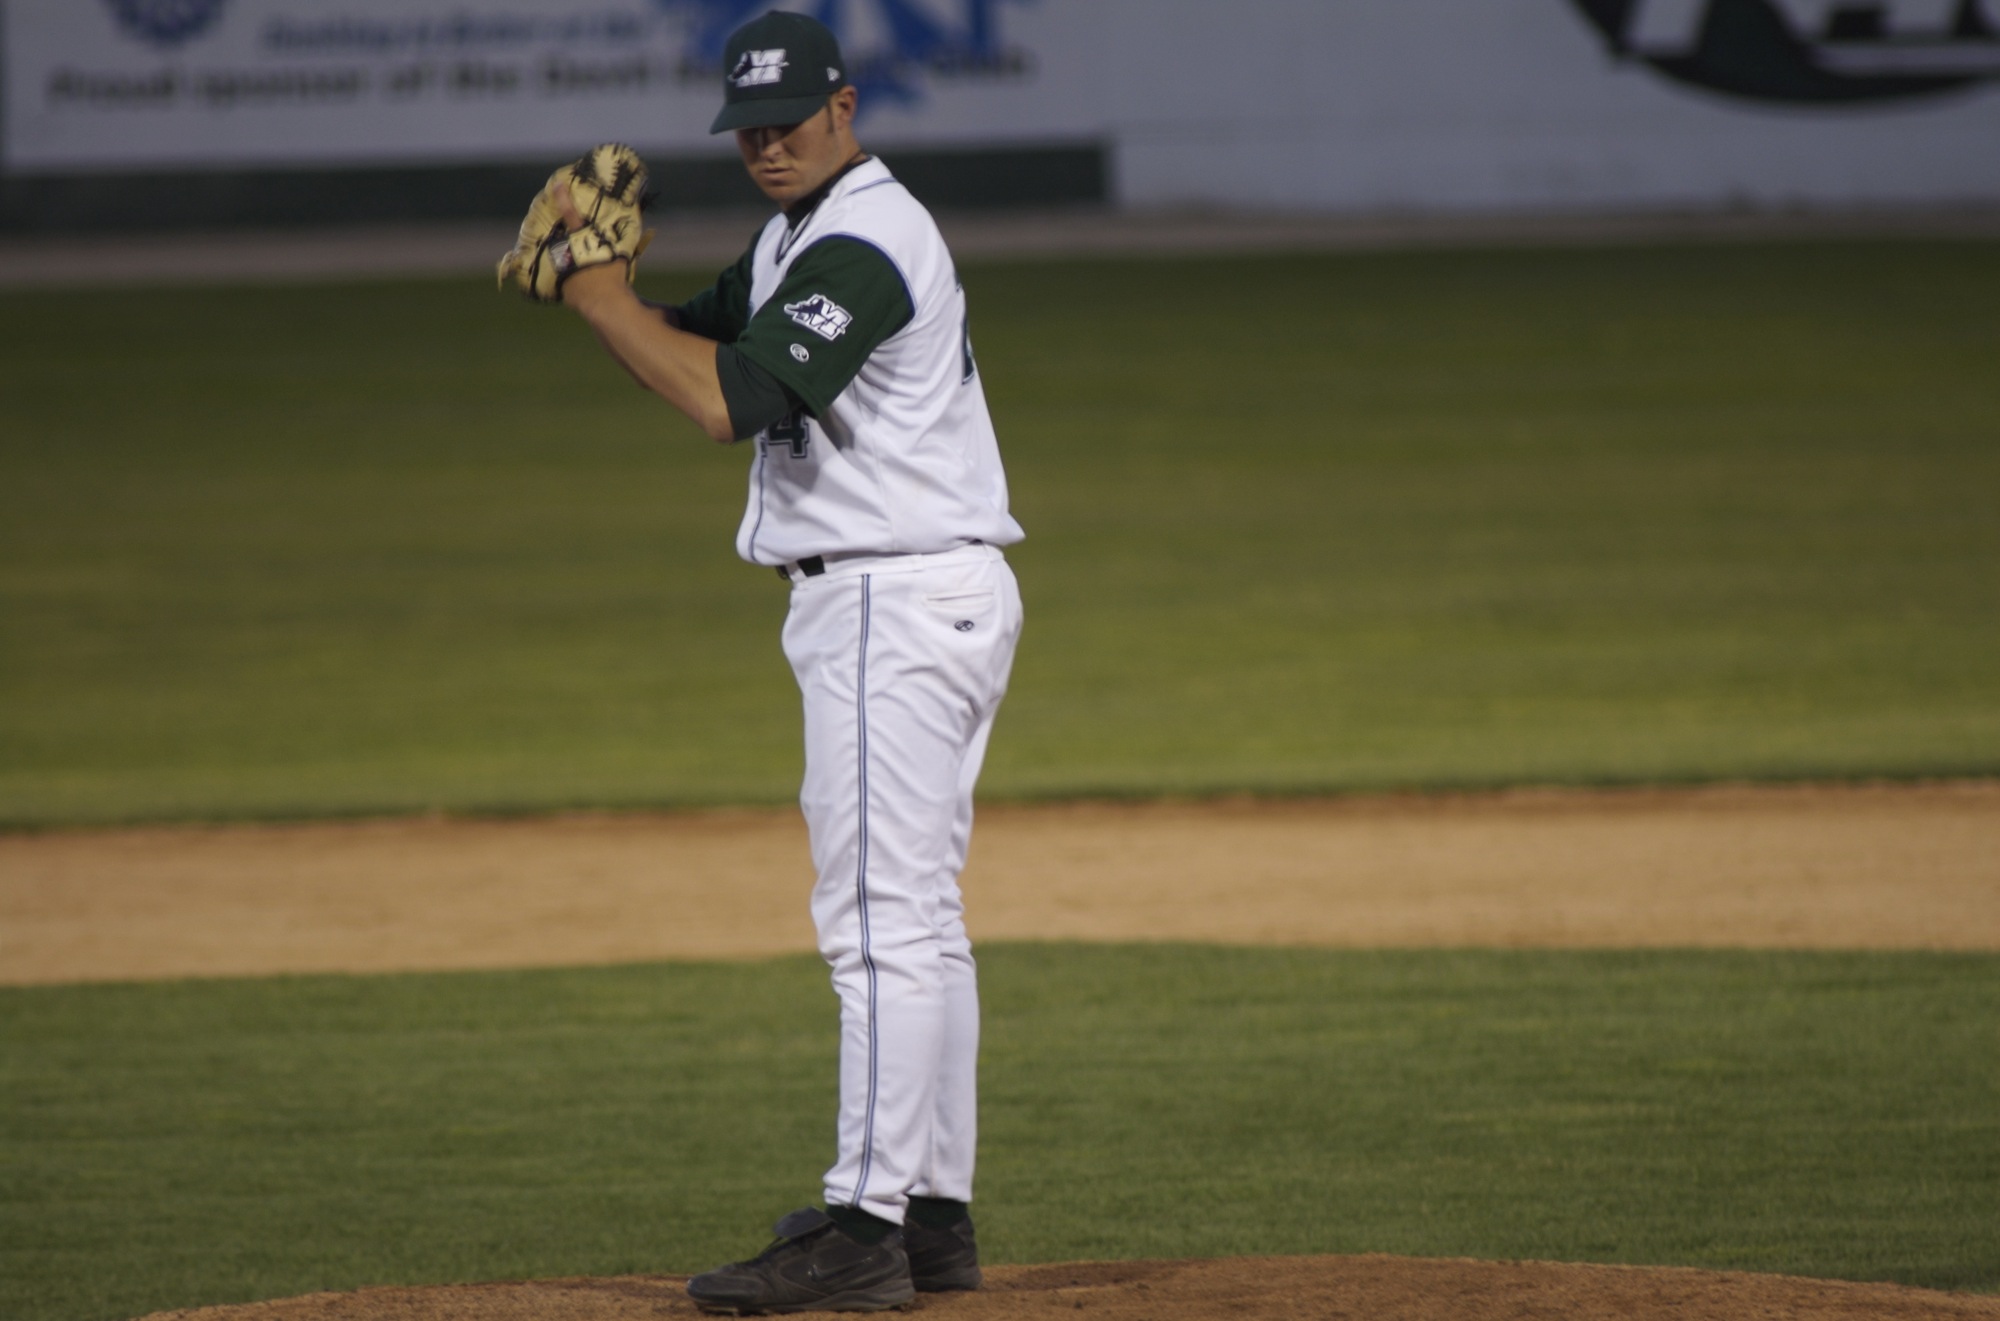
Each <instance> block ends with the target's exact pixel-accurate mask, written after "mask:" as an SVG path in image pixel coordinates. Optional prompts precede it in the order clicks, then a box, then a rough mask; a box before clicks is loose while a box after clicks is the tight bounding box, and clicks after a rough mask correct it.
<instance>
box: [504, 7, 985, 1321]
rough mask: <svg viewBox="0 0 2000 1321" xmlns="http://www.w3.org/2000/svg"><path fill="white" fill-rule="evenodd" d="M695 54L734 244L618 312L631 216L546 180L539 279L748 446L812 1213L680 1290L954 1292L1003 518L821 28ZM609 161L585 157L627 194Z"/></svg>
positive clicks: (867, 1301) (942, 309)
mask: <svg viewBox="0 0 2000 1321" xmlns="http://www.w3.org/2000/svg"><path fill="white" fill-rule="evenodd" d="M724 68H725V87H724V104H723V107H722V111H721V113H720V114H719V115H718V116H717V117H716V120H715V123H714V125H713V129H712V131H714V132H718V133H720V132H724V131H727V130H734V131H735V133H736V139H737V144H738V147H739V148H740V150H741V152H742V156H743V162H744V164H745V166H746V167H747V168H748V169H749V172H750V177H751V178H752V179H754V180H755V181H756V183H757V186H758V187H759V188H760V189H762V190H763V192H764V194H765V195H766V196H768V197H769V198H770V199H771V200H772V201H773V202H776V203H777V204H778V207H779V209H780V213H779V214H778V215H776V216H774V217H773V218H772V219H771V221H770V223H768V224H767V225H765V226H764V228H763V230H762V232H760V233H759V234H758V235H757V237H756V239H755V241H754V242H753V243H752V244H751V246H750V248H749V250H748V251H746V252H745V253H744V254H743V256H742V258H741V259H740V260H738V261H737V262H736V264H735V265H733V266H731V267H730V268H729V269H728V270H726V271H724V272H722V274H721V275H720V276H719V277H718V278H717V279H716V282H715V284H714V285H713V287H711V288H709V289H706V290H704V291H703V292H701V293H699V294H697V295H695V296H694V297H693V298H691V299H689V300H688V301H687V302H685V303H683V304H681V305H679V306H677V307H663V306H660V305H657V304H651V303H647V302H644V301H643V300H641V299H639V298H638V297H636V296H635V295H634V294H633V293H632V292H631V290H630V288H629V287H628V285H629V265H630V263H629V261H627V260H625V259H624V256H621V255H618V254H619V252H620V250H621V246H622V248H623V249H632V244H631V243H630V242H628V241H627V240H629V239H635V238H636V233H635V232H628V231H632V230H634V228H635V225H636V221H634V222H632V223H631V224H628V223H627V220H629V219H630V217H627V219H626V220H620V221H618V222H616V224H614V225H612V226H610V227H609V228H607V227H606V226H604V225H602V224H598V223H597V217H596V211H595V208H594V207H593V212H592V216H591V217H589V218H586V217H585V216H584V215H582V214H580V211H579V206H578V199H577V198H576V197H575V196H572V195H571V193H570V192H569V190H568V188H567V186H563V187H560V188H558V189H556V191H555V192H554V193H553V197H554V202H553V205H554V206H555V207H556V208H557V209H558V210H560V211H561V213H562V216H563V220H564V229H565V230H566V231H567V233H568V235H569V236H570V239H566V240H563V242H562V243H559V244H558V245H557V247H556V248H555V249H553V250H545V251H544V253H543V256H544V257H545V258H546V259H547V260H548V261H550V262H551V263H554V267H553V270H554V273H553V274H549V272H547V271H543V272H542V273H543V274H544V275H547V276H548V278H549V279H550V280H551V281H553V284H552V286H551V287H552V288H553V289H555V290H557V291H559V296H560V297H561V299H562V301H564V302H566V303H567V304H568V305H569V306H570V307H571V308H572V309H574V310H575V311H576V312H577V313H578V314H580V315H581V316H582V317H583V319H584V320H585V321H587V322H588V323H589V324H590V326H591V328H592V329H593V330H594V331H596V333H597V335H598V337H599V339H600V340H601V341H602V343H603V344H604V347H605V348H606V349H607V350H608V351H609V352H610V354H611V355H612V356H613V357H614V358H616V359H617V360H618V361H619V362H620V363H621V364H622V365H623V366H624V367H625V368H626V370H628V371H629V372H630V373H631V374H632V375H633V376H634V377H635V378H636V379H637V380H638V381H639V383H640V384H641V385H643V386H645V387H646V388H648V389H650V390H652V391H654V392H655V393H657V394H659V395H661V396H662V397H663V398H665V399H666V400H667V401H668V402H670V403H672V404H673V405H674V406H676V407H677V408H679V409H681V410H682V411H683V412H685V413H686V414H687V415H688V416H689V417H691V418H693V419H694V420H695V422H696V423H698V424H699V425H700V426H701V427H702V429H703V430H705V431H706V432H707V433H708V434H709V435H710V436H712V437H713V438H715V439H716V440H718V441H743V442H748V443H750V444H751V445H752V458H751V464H750V492H749V504H748V507H747V508H746V509H745V510H744V514H743V522H742V526H741V528H740V529H739V531H738V533H737V537H736V549H737V551H738V553H739V554H741V555H742V557H743V558H744V559H746V560H749V561H750V562H751V563H753V564H761V565H766V566H769V567H772V568H775V569H776V570H777V572H778V575H779V576H780V577H782V578H784V579H785V580H786V581H787V582H788V583H789V584H790V585H791V604H790V612H789V614H788V616H787V618H786V622H785V627H784V647H785V655H786V656H787V658H788V659H789V660H790V661H791V664H792V670H793V673H794V674H795V675H796V676H797V679H798V684H799V691H800V693H801V694H802V696H803V698H804V708H805V747H806V769H805V780H804V784H803V786H802V788H801V791H800V795H799V801H800V804H801V806H802V807H803V808H804V811H805V816H806V821H807V824H808V826H809V827H810V832H811V839H812V854H813V862H814V865H815V867H816V868H817V871H818V880H817V882H816V884H815V886H814V889H813V895H812V913H813V921H814V924H815V926H816V928H817V930H818V936H819V948H820V952H821V954H822V955H824V956H825V958H826V961H827V963H828V964H829V965H830V967H831V968H832V973H833V985H834V989H835V991H836V992H837V993H838V995H839V998H840V1023H841V1038H840V1110H839V1120H838V1134H839V1138H838V1155H837V1158H836V1160H835V1161H834V1164H833V1167H832V1168H831V1169H830V1170H828V1171H827V1172H826V1178H825V1204H826V1206H825V1210H824V1211H821V1210H818V1209H807V1210H802V1211H796V1212H793V1213H792V1214H790V1215H788V1216H786V1217H785V1218H784V1219H782V1220H780V1221H779V1222H778V1224H777V1231H776V1232H777V1240H776V1241H775V1242H774V1243H772V1244H771V1246H770V1247H769V1248H767V1249H766V1250H765V1251H764V1252H763V1253H761V1254H760V1255H758V1256H757V1257H755V1258H753V1259H751V1260H749V1261H744V1262H738V1263H735V1264H732V1265H728V1266H723V1267H721V1268H719V1269H716V1270H712V1271H709V1272H707V1273H706V1274H703V1275H698V1276H696V1277H695V1278H694V1279H693V1280H692V1281H691V1282H690V1283H689V1285H688V1292H689V1294H690V1295H691V1296H692V1297H693V1298H694V1300H695V1302H696V1303H698V1304H699V1305H701V1306H702V1307H703V1308H705V1309H708V1310H711V1311H723V1312H738V1313H761V1312H795V1311H805V1310H848V1311H873V1310H879V1309H882V1308H889V1307H895V1306H899V1305H901V1304H903V1303H906V1302H908V1301H910V1299H911V1298H912V1297H914V1295H915V1294H916V1293H917V1292H918V1291H941V1290H951V1289H972V1288H977V1287H978V1285H979V1279H980V1275H979V1265H978V1255H977V1248H976V1246H975V1243H974V1239H973V1229H972V1220H971V1217H970V1215H969V1212H968V1203H969V1202H970V1201H971V1200H972V1172H973V1150H974V1142H975V1099H974V1095H975V1071H976V1064H977V1056H978V1048H979V997H978V990H977V987H976V983H975V974H974V967H973V959H972V951H971V946H970V944H969V942H968V941H967V938H966V932H965V922H964V910H963V904H962V902H961V899H960V895H959V889H958V874H959V871H960V869H961V868H962V867H963V865H964V863H965V855H966V846H967V843H968V840H969V837H970V834H971V829H972V788H973V783H974V781H975V780H976V779H977V778H978V774H979V767H980V763H981V760H982V759H983V757H984V755H985V751H986V742H987V735H988V733H989V731H990V730H991V729H992V727H993V717H994V714H995V712H996V711H997V710H998V708H999V705H1000V699H1001V696H1002V695H1003V694H1004V693H1005V691H1006V687H1007V675H1008V670H1009V668H1010V667H1011V665H1012V662H1013V656H1014V644H1015V641H1016V639H1017V637H1018V636H1019V634H1020V629H1021V602H1020V595H1019V592H1018V591H1017V589H1016V587H1015V583H1014V576H1013V574H1012V572H1011V571H1010V570H1009V568H1008V566H1007V562H1006V560H1005V559H1004V558H1003V557H1002V554H1001V551H1000V548H1001V547H1002V546H1006V545H1011V544H1012V543H1014V542H1016V541H1019V540H1020V539H1021V535H1022V533H1021V528H1020V525H1019V524H1017V523H1016V522H1015V521H1014V519H1013V518H1012V517H1011V516H1010V515H1009V514H1008V511H1007V485H1006V478H1005V476H1004V474H1003V473H1002V471H1001V466H1000V452H999V448H998V445H997V443H996V441H995V439H994V434H993V424H992V421H991V419H990V418H989V417H988V414H987V410H986V400H985V396H984V394H983V392H982V391H981V388H980V381H979V371H978V367H977V365H976V364H975V362H974V361H973V356H972V347H971V343H970V340H969V338H968V335H967V329H966V326H967V322H966V301H965V293H964V291H963V290H962V289H961V288H960V287H959V283H958V280H957V276H956V274H955V271H954V268H953V265H952V260H951V254H950V253H949V252H948V251H947V250H946V248H945V245H944V240H943V238H942V237H941V236H940V235H939V233H938V230H937V226H936V224H935V223H934V222H933V221H932V220H931V217H930V215H929V213H928V212H926V211H925V210H924V208H923V207H922V206H920V205H918V203H917V202H916V200H915V199H914V198H912V197H911V196H910V194H909V192H908V191H907V190H905V189H904V187H903V186H902V185H901V184H900V183H898V182H897V181H896V178H895V176H894V175H892V174H891V173H890V172H889V169H888V167H887V166H886V165H884V164H883V163H882V162H881V161H879V160H875V159H873V158H871V157H869V156H868V155H866V154H865V153H863V152H862V150H861V148H860V147H859V145H857V143H856V141H855V138H854V133H853V127H852V126H853V120H854V112H855V104H856V92H855V89H854V87H853V86H852V85H851V84H850V83H849V82H848V79H847V74H846V69H847V65H846V62H845V61H844V60H843V59H842V57H841V52H840V48H839V46H838V44H837V43H836V41H835V39H834V36H833V34H832V33H831V32H830V31H828V30H827V29H826V28H825V27H824V26H822V25H821V24H819V23H817V22H815V21H814V20H812V19H810V18H807V17H804V16H802V15H798V14H790V13H782V12H772V13H767V14H765V15H764V16H763V17H761V18H758V19H755V20H753V21H752V22H750V23H748V24H746V25H745V26H744V27H743V28H741V29H740V30H738V31H737V32H736V33H735V35H734V36H732V37H731V38H730V41H729V44H728V47H727V53H726V56H725V63H724ZM609 150H611V149H609V148H600V149H599V152H600V154H601V153H604V152H607V151H609ZM620 150H622V149H620ZM626 154H627V155H628V156H629V153H626ZM606 159H607V160H609V159H610V158H606ZM589 161H590V158H586V160H585V161H584V162H579V165H578V167H577V168H578V169H579V170H585V169H586V167H587V166H588V164H589ZM631 162H632V164H633V166H636V157H633V158H631ZM638 168H643V167H638ZM629 174H630V171H629V169H628V168H627V166H626V165H623V164H619V163H618V162H616V161H612V163H610V164H607V165H605V166H604V167H603V168H602V169H601V170H600V175H601V176H603V181H604V182H605V185H606V188H607V189H608V190H609V191H610V192H612V193H619V191H620V190H623V191H624V192H625V193H629V194H631V195H632V196H634V197H636V191H634V190H635V189H636V188H637V187H638V186H639V185H637V184H632V185H631V186H630V187H628V184H629V183H630V180H629V177H628V176H629ZM577 177H578V178H579V179H581V178H582V177H583V176H582V175H581V174H579V175H578V176H577ZM639 177H640V178H643V176H639ZM592 195H593V196H596V194H595V193H593V194H592ZM531 220H532V216H531ZM525 234H526V229H525V228H524V235H525ZM571 240H574V241H573V242H571ZM565 244H566V245H567V246H565ZM607 254H611V255H609V256H607ZM626 255H636V249H632V250H631V252H629V253H627V254H626ZM502 271H503V276H504V275H505V274H506V273H507V271H508V267H507V264H506V262H505V261H503V266H502ZM532 278H533V276H528V277H524V279H532ZM524 287H526V286H525V285H524ZM531 292H533V291H532V290H531ZM551 296H552V295H551Z"/></svg>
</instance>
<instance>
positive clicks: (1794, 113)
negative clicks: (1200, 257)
mask: <svg viewBox="0 0 2000 1321" xmlns="http://www.w3.org/2000/svg"><path fill="white" fill-rule="evenodd" d="M770 3H771V0H0V5H4V8H0V39H4V72H5V79H6V84H5V118H4V139H0V140H4V152H5V154H4V162H5V166H6V168H7V169H8V171H9V172H12V173H16V174H20V173H32V172H44V173H46V172H70V173H77V172H91V171H117V170H133V169H145V170H173V169H181V168H237V167H251V168H255V167H262V166H288V167H294V168H296V167H300V166H314V165H347V164H356V165H363V164H367V165H384V164H396V163H402V162H409V163H414V162H420V161H442V160H452V161H480V162H495V161H545V160H548V159H551V158H553V157H561V156H563V155H566V154H568V153H570V152H573V151H575V150H577V149H578V146H579V144H583V143H589V142H596V141H603V140H607V139H618V140H624V141H628V142H631V143H633V144H634V145H635V146H638V147H639V148H641V149H642V150H645V151H651V152H667V153H672V154H688V153H700V152H727V151H728V150H729V145H728V142H727V141H726V140H721V139H715V138H711V137H710V136H709V134H708V132H707V129H708V123H709V120H710V119H711V117H712V116H713V114H714V111H715V108H716V104H717V101H718V97H719V93H718V90H717V88H718V83H719V77H720V69H719V67H718V66H719V61H720V54H721V48H722V44H723V41H724V39H725V38H726V36H727V34H728V33H729V32H730V31H731V30H733V29H734V28H735V27H736V26H737V25H738V24H739V23H741V22H743V21H745V20H746V19H747V18H749V17H751V16H754V15H755V14H756V13H758V12H761V11H762V10H763V9H765V8H767V7H769V5H770ZM781 7H784V8H790V9H797V10H801V11H804V12H809V13H813V14H815V15H818V16H820V17H822V18H823V19H825V20H826V21H827V22H829V24H830V25H831V26H833V27H834V29H835V31H836V33H837V34H838V35H839V37H840V39H841V41H842V45H843V47H844V49H845V50H846V52H847V55H848V59H849V63H850V66H851V67H852V69H853V71H854V72H855V73H856V81H857V82H858V83H859V85H860V87H861V92H862V106H863V120H862V124H861V136H862V140H863V141H864V142H867V143H869V144H871V145H878V146H882V147H885V148H893V147H900V146H922V147H936V148H950V147H960V146H988V145H993V146H1001V145H1041V144H1062V143H1108V144H1109V146H1110V149H1111V160H1112V172H1113V187H1114V190H1115V193H1116V196H1117V198H1118V200H1121V201H1124V202H1128V203H1135V204H1141V205H1179V204H1191V205H1206V206H1224V207H1298V208H1321V209H1342V210H1358V211H1376V212H1380V211H1392V210H1398V209H1407V210H1466V209H1516V210H1519V209H1543V210H1589V209H1594V208H1596V209H1601V208H1646V207H1717V206H1733V205H1750V206H1785V205H1808V206H1828V205H1831V206H1841V205H1853V204H1878V203H1885V204H1907V203H1936V202H1947V203H1955V202H1986V203H1992V202H2000V0H1230V2H1228V3H1224V2H1223V0H783V3H782V6H781Z"/></svg>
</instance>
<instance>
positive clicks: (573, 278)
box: [551, 183, 644, 384]
mask: <svg viewBox="0 0 2000 1321" xmlns="http://www.w3.org/2000/svg"><path fill="white" fill-rule="evenodd" d="M551 196H552V197H553V199H554V201H555V204H556V210H557V211H558V212H559V213H560V214H561V216H562V220H563V228H565V229H567V230H568V231H569V232H570V233H572V234H574V233H576V232H578V231H579V230H581V229H582V228H583V225H584V222H583V213H582V212H580V211H578V210H577V209H576V198H575V197H574V196H573V195H572V194H571V193H570V190H569V185H568V184H567V183H559V184H557V185H556V186H555V188H554V189H553V190H552V192H551ZM630 267H631V263H630V262H628V261H627V260H626V259H625V258H623V257H619V258H617V259H616V260H613V261H607V262H600V263H598V264H597V265H595V266H587V267H585V268H583V269H582V270H578V271H572V272H570V275H569V278H568V279H566V280H564V281H563V282H562V300H563V302H565V303H567V304H569V305H570V306H571V307H572V308H575V309H576V310H577V311H578V312H580V313H583V315H584V319H585V320H586V321H587V320H590V314H589V313H588V312H585V311H584V307H585V305H586V304H590V303H595V302H597V301H599V300H601V299H604V298H620V297H624V298H630V297H632V292H631V284H632V279H631V271H630ZM606 347H607V348H608V347H609V345H607V346H606ZM619 361H620V363H624V359H623V358H620V359H619ZM625 370H627V371H631V370H632V368H631V366H630V364H625ZM633 375H634V376H637V375H638V373H637V372H633ZM640 383H641V384H644V381H643V380H642V381H641V382H640Z"/></svg>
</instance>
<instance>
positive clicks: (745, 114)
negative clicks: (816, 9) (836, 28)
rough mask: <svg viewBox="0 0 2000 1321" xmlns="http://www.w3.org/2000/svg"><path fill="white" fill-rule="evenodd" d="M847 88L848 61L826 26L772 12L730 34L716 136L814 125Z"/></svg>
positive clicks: (714, 129) (714, 126)
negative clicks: (807, 123) (732, 131)
mask: <svg viewBox="0 0 2000 1321" xmlns="http://www.w3.org/2000/svg"><path fill="white" fill-rule="evenodd" d="M846 85H847V61H845V60H843V59H841V58H840V43H839V42H838V41H836V40H834V36H833V33H831V32H829V31H828V30H827V27H826V25H825V24H824V23H821V22H819V21H818V20H817V19H811V18H807V17H806V16H805V15H804V14H788V13H786V12H785V11H783V10H781V9H773V10H772V11H771V12H770V13H768V14H765V15H764V16H763V17H761V18H753V19H751V20H750V21H749V22H748V23H745V24H744V25H743V26H742V27H740V28H738V29H736V31H735V32H733V33H731V34H730V37H729V44H728V45H727V46H726V47H724V48H723V53H722V113H721V114H719V115H717V116H716V117H715V122H714V123H713V124H710V125H709V126H708V131H709V132H711V133H726V132H728V131H729V130H730V129H732V128H767V127H769V126H771V125H774V124H799V123H803V122H805V121H806V120H808V119H810V118H812V117H813V115H815V114H816V113H818V111H819V109H820V107H821V106H823V105H825V104H826V102H827V98H828V97H830V96H832V95H833V94H834V93H835V92H837V91H839V90H840V89H841V88H842V87H845V86H846Z"/></svg>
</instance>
